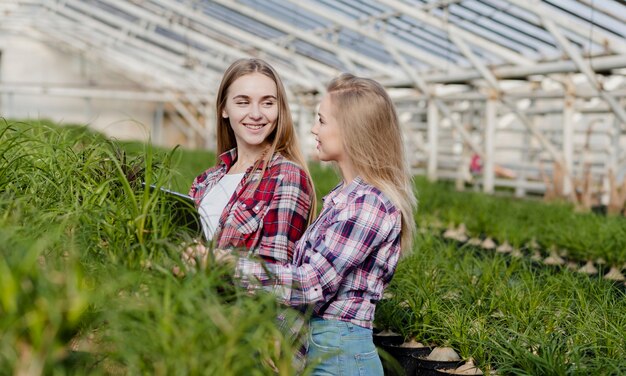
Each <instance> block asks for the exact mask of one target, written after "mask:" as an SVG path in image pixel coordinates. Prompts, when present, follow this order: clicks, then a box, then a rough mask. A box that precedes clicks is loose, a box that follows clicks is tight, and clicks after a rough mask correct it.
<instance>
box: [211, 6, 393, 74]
mask: <svg viewBox="0 0 626 376" xmlns="http://www.w3.org/2000/svg"><path fill="white" fill-rule="evenodd" d="M213 1H214V2H216V3H218V4H220V5H222V6H224V7H227V8H229V9H232V10H233V11H235V12H238V13H240V14H243V15H245V16H248V17H251V18H254V19H256V20H257V21H259V22H262V23H265V24H266V25H269V26H271V27H273V28H275V29H278V30H282V31H283V32H285V33H287V34H291V35H294V36H295V37H297V38H298V39H301V40H303V41H305V42H307V43H310V44H313V45H315V46H317V47H318V48H321V49H324V50H327V51H330V52H332V53H334V54H338V53H343V54H344V56H346V57H347V58H349V59H351V60H353V61H354V62H356V63H358V64H360V65H362V66H365V67H368V68H370V69H373V70H374V71H376V72H377V73H379V74H381V75H387V76H389V77H395V78H398V72H397V69H395V68H394V67H392V66H389V65H387V64H383V63H381V62H379V61H376V60H374V59H370V58H369V57H367V56H365V55H362V54H359V53H356V52H353V51H350V50H347V49H345V48H344V49H342V48H341V46H338V45H335V44H333V43H331V42H328V41H327V40H325V39H323V38H320V37H318V36H316V35H312V34H310V33H308V32H306V30H300V29H297V28H295V27H292V26H291V25H289V24H287V23H284V22H281V21H279V20H277V19H275V18H272V17H270V16H267V15H264V14H261V13H260V12H258V11H256V10H254V9H252V8H249V7H247V6H245V5H243V4H240V3H233V2H231V1H226V0H213Z"/></svg>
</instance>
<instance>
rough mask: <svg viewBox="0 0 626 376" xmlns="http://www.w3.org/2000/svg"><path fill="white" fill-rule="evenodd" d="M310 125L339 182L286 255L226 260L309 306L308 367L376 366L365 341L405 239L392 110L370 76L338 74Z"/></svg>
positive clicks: (402, 175) (351, 370) (407, 202)
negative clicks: (272, 259)
mask: <svg viewBox="0 0 626 376" xmlns="http://www.w3.org/2000/svg"><path fill="white" fill-rule="evenodd" d="M318 115H319V120H318V122H317V123H316V124H315V126H314V127H313V130H312V133H313V134H314V135H315V137H316V140H317V150H318V155H319V158H320V159H321V160H323V161H335V162H336V163H337V165H338V167H339V170H340V171H341V175H342V178H343V182H341V183H340V184H339V185H338V186H337V187H336V188H335V189H333V190H332V191H331V192H330V193H329V194H328V195H327V196H326V197H325V198H324V207H323V209H322V212H321V214H320V216H319V217H318V218H317V219H316V220H315V222H314V223H313V224H311V226H310V227H309V228H308V229H307V231H306V232H305V233H304V235H303V236H302V239H300V240H299V241H298V243H296V246H295V250H294V260H293V262H292V263H291V264H290V265H285V264H282V265H278V264H266V263H263V262H260V261H259V260H255V259H253V258H250V257H240V258H239V259H238V260H236V259H235V258H234V257H232V253H231V252H229V251H224V250H219V249H218V250H214V254H215V256H216V259H217V260H218V261H221V262H235V261H236V266H235V269H236V275H237V276H238V277H239V278H240V280H241V283H242V284H243V285H244V286H245V287H247V288H249V289H250V290H255V289H258V288H263V289H266V290H270V291H273V292H274V293H275V294H276V295H277V296H278V298H279V301H281V302H283V303H285V304H287V305H290V306H293V307H300V308H304V307H307V308H308V309H311V310H312V314H313V316H312V318H311V321H310V332H309V337H308V346H309V348H308V354H307V358H308V363H309V364H310V366H311V368H312V369H313V374H314V375H339V374H341V375H364V374H365V375H382V374H383V369H382V365H381V362H380V359H379V358H378V355H377V352H376V348H375V347H374V344H373V341H372V322H373V319H374V310H375V308H376V303H377V302H378V301H379V300H380V299H381V298H382V294H383V290H384V288H385V287H386V286H387V285H388V284H389V282H390V281H391V278H392V277H393V274H394V271H395V268H396V265H397V262H398V259H399V256H400V251H401V249H402V250H409V249H411V240H412V236H413V233H414V229H415V221H414V218H413V214H414V209H415V207H416V198H415V194H414V192H413V185H412V182H411V175H410V173H409V169H408V164H407V163H406V160H405V155H404V147H403V142H402V135H401V130H400V126H399V123H398V118H397V116H396V111H395V109H394V106H393V104H392V102H391V99H390V98H389V96H388V95H387V93H386V91H385V89H384V88H383V87H382V86H381V85H380V84H378V83H377V82H375V81H373V80H370V79H365V78H359V77H355V76H353V75H350V74H344V75H341V76H339V77H338V78H336V79H334V80H333V81H332V82H331V83H330V85H329V86H328V94H327V95H326V96H325V97H324V98H323V99H322V102H321V104H320V108H319V114H318Z"/></svg>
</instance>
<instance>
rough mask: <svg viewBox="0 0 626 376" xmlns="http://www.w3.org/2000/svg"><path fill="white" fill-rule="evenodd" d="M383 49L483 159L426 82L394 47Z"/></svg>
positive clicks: (478, 148) (463, 129)
mask: <svg viewBox="0 0 626 376" xmlns="http://www.w3.org/2000/svg"><path fill="white" fill-rule="evenodd" d="M385 47H386V48H387V50H388V51H389V53H390V54H391V55H392V56H393V57H394V59H395V60H396V61H397V62H398V63H399V64H400V66H401V67H402V69H403V70H404V71H405V72H406V74H407V75H408V76H409V77H411V80H412V81H413V82H414V83H415V85H416V86H417V88H418V89H419V90H420V91H421V92H422V93H423V94H424V95H426V97H427V98H428V99H429V100H432V101H433V102H434V103H435V106H436V107H437V109H438V110H439V111H440V112H441V113H443V114H444V115H445V116H446V117H447V118H448V119H450V121H451V122H452V125H453V126H454V127H455V128H456V130H458V131H459V133H460V134H461V137H462V138H463V140H464V141H465V142H467V144H468V145H469V146H470V147H471V148H472V150H473V151H474V152H475V153H477V154H478V155H480V156H481V157H484V153H483V151H482V150H481V149H480V147H478V145H476V143H475V142H474V141H473V140H472V137H471V136H470V134H469V133H468V132H467V130H466V129H465V127H463V124H461V123H460V122H459V121H458V120H457V119H456V118H454V116H452V111H451V110H450V108H449V107H448V105H446V104H445V103H444V102H443V101H442V100H441V99H439V98H437V97H435V96H434V95H433V93H432V90H431V89H430V88H429V87H428V85H427V84H426V81H424V79H423V78H422V77H421V76H420V75H419V74H418V73H417V72H416V71H415V69H413V68H412V67H411V66H410V65H409V64H408V63H407V62H406V60H405V59H404V58H403V57H402V55H400V53H399V52H398V50H396V48H395V47H393V46H391V45H387V46H385Z"/></svg>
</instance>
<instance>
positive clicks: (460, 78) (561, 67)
mask: <svg viewBox="0 0 626 376" xmlns="http://www.w3.org/2000/svg"><path fill="white" fill-rule="evenodd" d="M589 64H590V65H591V67H592V69H594V70H596V71H608V70H612V69H619V68H624V67H626V54H624V55H615V56H599V57H596V58H593V59H592V60H590V61H589ZM491 71H492V72H493V74H494V75H495V76H496V77H497V78H498V79H500V80H502V79H519V78H525V77H528V76H532V75H538V74H553V73H570V72H578V71H579V68H578V66H577V65H576V63H575V62H574V61H570V60H567V61H551V62H544V63H536V64H534V65H531V66H503V67H495V68H493V69H491ZM482 77H483V76H482V75H481V73H480V72H479V71H478V70H477V69H465V70H460V71H459V72H458V73H457V72H444V73H437V72H432V73H429V74H425V75H424V80H425V81H426V82H428V83H458V82H470V81H472V80H478V79H481V78H482ZM411 82H412V81H411V80H410V79H407V78H403V79H401V80H385V81H383V83H384V84H386V85H388V86H411Z"/></svg>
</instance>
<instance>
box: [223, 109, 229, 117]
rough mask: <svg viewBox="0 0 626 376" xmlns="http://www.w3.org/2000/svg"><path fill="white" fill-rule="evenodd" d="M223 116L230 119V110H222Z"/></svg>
mask: <svg viewBox="0 0 626 376" xmlns="http://www.w3.org/2000/svg"><path fill="white" fill-rule="evenodd" d="M222 118H223V119H228V112H226V110H222Z"/></svg>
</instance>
